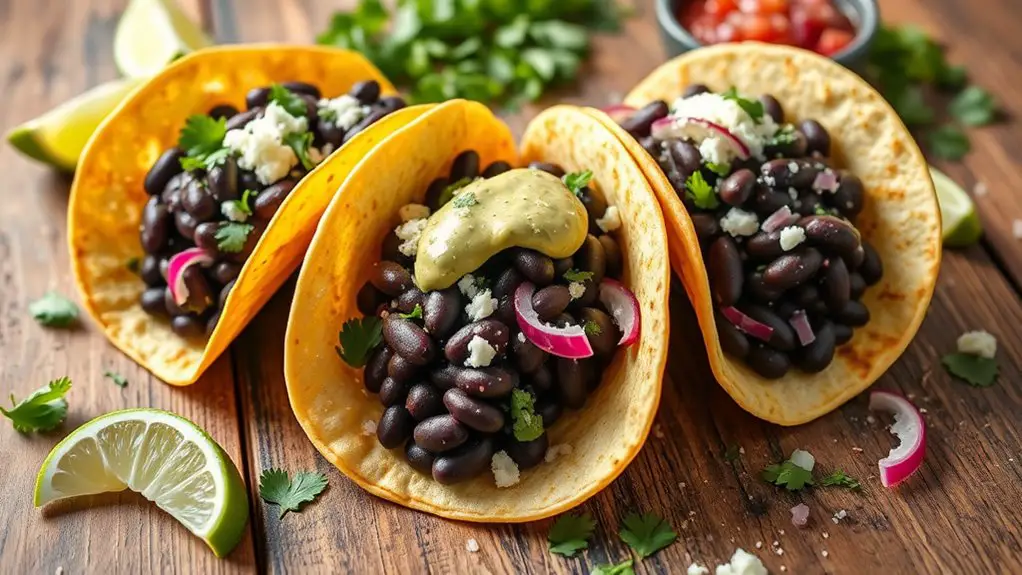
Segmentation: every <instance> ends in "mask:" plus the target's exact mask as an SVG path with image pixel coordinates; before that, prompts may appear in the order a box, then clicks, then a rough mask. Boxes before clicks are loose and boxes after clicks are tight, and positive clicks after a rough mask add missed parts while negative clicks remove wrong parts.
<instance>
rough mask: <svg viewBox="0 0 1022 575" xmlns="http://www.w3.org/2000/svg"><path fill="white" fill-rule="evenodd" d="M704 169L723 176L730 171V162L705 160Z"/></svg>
mask: <svg viewBox="0 0 1022 575" xmlns="http://www.w3.org/2000/svg"><path fill="white" fill-rule="evenodd" d="M706 169H707V170H710V171H711V172H713V173H714V174H717V175H718V176H720V177H722V178H723V177H725V176H727V175H728V174H730V173H731V164H730V163H728V162H721V163H719V164H718V163H716V162H706Z"/></svg>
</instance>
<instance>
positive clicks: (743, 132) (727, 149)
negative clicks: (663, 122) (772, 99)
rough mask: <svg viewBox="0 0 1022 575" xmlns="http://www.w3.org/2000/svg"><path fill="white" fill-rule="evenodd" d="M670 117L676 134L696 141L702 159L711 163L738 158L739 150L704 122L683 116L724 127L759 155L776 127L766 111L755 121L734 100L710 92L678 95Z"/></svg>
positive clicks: (775, 130) (753, 153)
mask: <svg viewBox="0 0 1022 575" xmlns="http://www.w3.org/2000/svg"><path fill="white" fill-rule="evenodd" d="M671 116H672V117H673V118H674V119H675V129H676V130H677V132H678V135H679V136H680V137H682V138H687V139H690V140H692V141H693V142H695V143H697V144H698V148H699V152H700V154H702V156H703V159H704V160H706V161H708V162H714V163H724V162H730V161H731V160H733V159H735V158H737V157H738V150H736V149H735V147H734V146H733V145H731V144H730V143H728V141H727V140H725V138H724V136H722V135H720V134H719V133H717V132H715V131H713V130H708V129H707V128H706V127H705V126H704V125H703V124H699V123H695V122H686V121H685V119H686V118H698V119H701V120H705V121H708V122H712V123H714V124H717V125H719V126H721V127H723V128H724V129H726V130H727V131H728V132H730V133H731V134H732V135H733V136H734V137H736V138H738V139H739V140H741V141H742V143H744V144H745V146H746V147H747V148H748V149H749V152H750V153H751V154H752V155H753V156H756V157H759V158H761V157H762V156H763V147H764V145H765V144H766V140H767V139H768V138H770V137H771V136H773V135H774V134H775V133H776V132H777V129H778V128H777V124H776V123H774V121H773V119H772V118H771V117H770V115H769V114H764V115H763V116H762V117H761V118H759V120H758V121H757V120H754V119H753V118H752V116H750V115H749V114H748V113H747V112H746V111H745V110H743V109H742V107H741V106H739V105H738V103H737V102H735V101H734V100H729V99H727V98H725V97H723V96H722V95H720V94H712V93H704V94H697V95H695V96H690V97H688V98H679V99H678V100H676V101H675V102H674V106H673V108H672V110H671Z"/></svg>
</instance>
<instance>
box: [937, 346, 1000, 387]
mask: <svg viewBox="0 0 1022 575" xmlns="http://www.w3.org/2000/svg"><path fill="white" fill-rule="evenodd" d="M941 363H943V364H944V368H945V369H947V371H948V373H950V374H951V375H953V376H955V377H957V378H959V379H962V380H964V381H965V382H966V383H968V384H969V385H971V386H973V387H990V386H991V385H993V384H994V382H995V381H997V372H998V371H999V368H998V367H997V360H995V359H993V358H990V357H982V356H978V355H973V354H971V353H951V354H948V355H945V356H944V357H943V358H942V359H941Z"/></svg>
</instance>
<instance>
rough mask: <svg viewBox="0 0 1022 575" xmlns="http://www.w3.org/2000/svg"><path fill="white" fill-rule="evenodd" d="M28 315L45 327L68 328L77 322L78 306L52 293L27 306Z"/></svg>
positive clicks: (47, 293)
mask: <svg viewBox="0 0 1022 575" xmlns="http://www.w3.org/2000/svg"><path fill="white" fill-rule="evenodd" d="M28 313H30V314H32V318H33V319H35V320H36V321H37V322H39V323H40V324H42V325H45V326H46V327H70V326H71V325H74V323H75V322H76V321H78V306H76V305H75V304H74V302H73V301H71V300H69V299H67V298H66V297H64V296H62V295H60V294H59V293H56V292H52V291H51V292H46V295H44V296H43V297H41V298H39V299H37V300H35V301H34V302H32V303H30V304H28Z"/></svg>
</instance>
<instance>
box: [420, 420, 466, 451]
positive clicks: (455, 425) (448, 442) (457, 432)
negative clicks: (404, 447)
mask: <svg viewBox="0 0 1022 575" xmlns="http://www.w3.org/2000/svg"><path fill="white" fill-rule="evenodd" d="M412 437H414V438H415V443H416V445H419V446H421V447H422V448H423V449H426V450H428V451H431V452H433V453H442V452H444V451H450V450H452V449H454V448H456V447H458V446H460V445H461V444H463V443H465V442H466V441H468V437H469V435H468V429H467V428H466V427H465V426H464V425H462V424H461V423H459V422H458V420H457V419H455V418H454V416H452V415H450V414H444V415H436V416H433V417H430V418H429V419H425V420H423V421H420V422H419V424H418V425H416V426H415V431H413V432H412Z"/></svg>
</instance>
